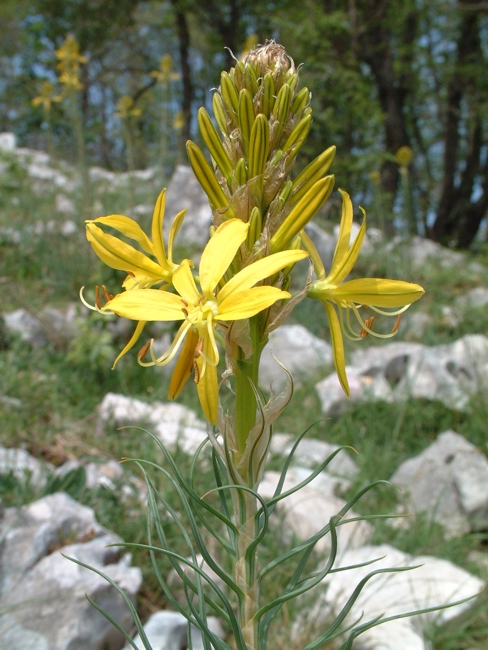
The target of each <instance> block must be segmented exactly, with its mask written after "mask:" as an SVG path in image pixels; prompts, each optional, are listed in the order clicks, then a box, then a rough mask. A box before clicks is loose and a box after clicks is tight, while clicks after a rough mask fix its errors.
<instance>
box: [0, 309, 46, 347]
mask: <svg viewBox="0 0 488 650" xmlns="http://www.w3.org/2000/svg"><path fill="white" fill-rule="evenodd" d="M3 318H4V320H5V326H6V328H7V330H9V331H10V332H12V333H15V334H18V335H19V336H20V338H21V339H22V340H23V341H25V342H26V343H30V344H31V345H32V346H33V347H36V348H38V347H41V346H43V345H45V344H46V343H47V337H46V334H45V332H44V328H43V326H42V323H41V322H40V321H39V320H38V319H37V318H36V317H35V316H33V315H32V314H31V313H30V312H28V311H27V310H26V309H23V308H21V309H16V310H15V311H13V312H10V313H9V314H4V315H3Z"/></svg>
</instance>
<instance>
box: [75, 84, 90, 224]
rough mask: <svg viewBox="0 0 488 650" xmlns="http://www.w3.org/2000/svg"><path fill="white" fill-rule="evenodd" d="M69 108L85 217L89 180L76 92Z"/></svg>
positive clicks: (87, 206)
mask: <svg viewBox="0 0 488 650" xmlns="http://www.w3.org/2000/svg"><path fill="white" fill-rule="evenodd" d="M70 101H71V107H72V114H73V122H74V128H75V134H76V147H77V149H78V166H79V171H80V176H81V185H82V191H83V213H84V215H85V217H89V216H90V179H89V177H88V169H87V166H86V159H85V138H84V135H83V121H82V117H81V111H80V107H79V105H78V97H77V93H76V91H72V92H71V98H70Z"/></svg>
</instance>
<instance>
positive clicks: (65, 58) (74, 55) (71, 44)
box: [55, 34, 86, 68]
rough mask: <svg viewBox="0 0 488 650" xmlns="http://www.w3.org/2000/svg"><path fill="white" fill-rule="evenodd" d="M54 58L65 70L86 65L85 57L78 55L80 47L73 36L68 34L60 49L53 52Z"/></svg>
mask: <svg viewBox="0 0 488 650" xmlns="http://www.w3.org/2000/svg"><path fill="white" fill-rule="evenodd" d="M55 54H56V58H57V59H58V60H59V61H60V62H61V63H62V64H64V65H65V67H67V68H72V67H77V66H78V65H79V64H80V63H86V56H83V55H82V54H80V46H79V44H78V41H77V40H76V38H75V37H74V36H73V34H68V36H67V37H66V38H65V40H64V42H63V44H62V45H61V47H59V48H58V49H57V50H55Z"/></svg>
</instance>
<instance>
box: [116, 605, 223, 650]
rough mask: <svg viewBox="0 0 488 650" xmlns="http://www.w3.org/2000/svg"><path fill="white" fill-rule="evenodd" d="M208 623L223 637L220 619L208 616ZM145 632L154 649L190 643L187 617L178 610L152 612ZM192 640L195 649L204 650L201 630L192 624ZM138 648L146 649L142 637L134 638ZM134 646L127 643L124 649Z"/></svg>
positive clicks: (178, 648)
mask: <svg viewBox="0 0 488 650" xmlns="http://www.w3.org/2000/svg"><path fill="white" fill-rule="evenodd" d="M207 625H208V628H209V629H210V631H211V632H213V634H215V635H217V636H218V637H219V638H221V639H222V638H223V636H224V632H223V630H222V626H221V625H220V623H219V621H218V619H216V618H215V617H214V616H209V617H208V618H207ZM144 632H145V633H146V636H147V639H148V641H149V643H150V644H151V648H152V650H181V649H182V648H186V647H187V645H188V636H187V635H188V623H187V620H186V618H184V616H182V615H181V614H179V613H178V612H170V611H167V610H165V611H162V612H156V613H155V614H152V615H151V616H150V618H149V620H148V621H147V623H146V624H145V625H144ZM191 640H192V646H193V648H194V650H203V648H204V645H203V641H202V636H201V633H200V632H199V630H197V628H195V627H194V626H192V630H191ZM133 641H134V643H135V645H136V646H137V648H138V650H144V645H143V643H142V641H141V637H140V636H139V635H137V636H136V637H134V639H133ZM131 648H132V646H130V645H126V646H125V648H124V650H131Z"/></svg>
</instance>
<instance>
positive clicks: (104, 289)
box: [102, 284, 113, 302]
mask: <svg viewBox="0 0 488 650" xmlns="http://www.w3.org/2000/svg"><path fill="white" fill-rule="evenodd" d="M102 289H103V295H104V296H105V302H108V301H109V300H112V298H113V296H112V295H110V294H109V292H108V291H107V287H106V286H105V285H104V284H102Z"/></svg>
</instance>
